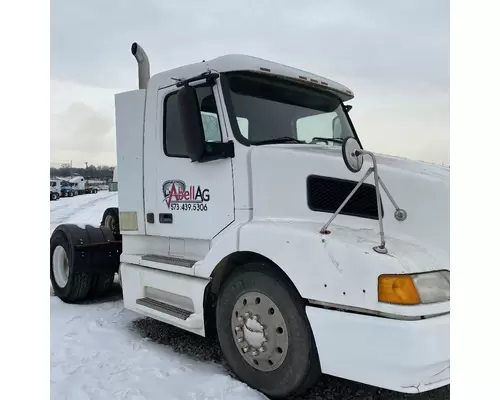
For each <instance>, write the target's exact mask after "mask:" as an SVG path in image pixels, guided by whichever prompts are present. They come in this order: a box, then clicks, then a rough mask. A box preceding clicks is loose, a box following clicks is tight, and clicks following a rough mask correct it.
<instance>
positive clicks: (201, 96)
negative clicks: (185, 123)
mask: <svg viewBox="0 0 500 400" xmlns="http://www.w3.org/2000/svg"><path fill="white" fill-rule="evenodd" d="M196 93H197V95H198V104H199V105H200V112H201V121H202V123H203V129H204V131H205V140H206V141H207V142H211V143H221V142H222V134H221V129H220V123H219V116H218V114H217V106H216V104H215V96H214V94H213V91H212V88H211V87H207V86H200V87H198V88H196ZM163 113H164V115H163V118H164V119H163V150H164V152H165V154H166V155H167V156H169V157H187V152H186V145H185V143H184V137H183V136H182V132H181V124H180V115H179V103H178V101H177V92H174V93H169V94H167V95H166V97H165V103H164V107H163Z"/></svg>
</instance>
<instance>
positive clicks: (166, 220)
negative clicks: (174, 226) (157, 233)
mask: <svg viewBox="0 0 500 400" xmlns="http://www.w3.org/2000/svg"><path fill="white" fill-rule="evenodd" d="M159 221H160V224H171V223H173V222H174V217H173V215H172V214H163V213H160V215H159Z"/></svg>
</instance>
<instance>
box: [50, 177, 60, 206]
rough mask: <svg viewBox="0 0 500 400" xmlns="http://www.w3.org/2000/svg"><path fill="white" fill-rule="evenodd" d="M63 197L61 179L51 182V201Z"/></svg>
mask: <svg viewBox="0 0 500 400" xmlns="http://www.w3.org/2000/svg"><path fill="white" fill-rule="evenodd" d="M60 197H61V181H60V180H59V179H51V180H50V201H54V200H59V198H60Z"/></svg>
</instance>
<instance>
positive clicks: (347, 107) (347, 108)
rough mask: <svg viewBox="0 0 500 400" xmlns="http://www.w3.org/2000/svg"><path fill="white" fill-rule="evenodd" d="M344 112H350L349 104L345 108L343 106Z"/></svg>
mask: <svg viewBox="0 0 500 400" xmlns="http://www.w3.org/2000/svg"><path fill="white" fill-rule="evenodd" d="M345 110H346V112H349V111H351V110H352V106H351V105H350V104H349V105H347V106H345Z"/></svg>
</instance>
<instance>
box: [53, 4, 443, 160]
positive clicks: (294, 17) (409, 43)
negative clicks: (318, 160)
mask: <svg viewBox="0 0 500 400" xmlns="http://www.w3.org/2000/svg"><path fill="white" fill-rule="evenodd" d="M134 41H137V42H138V43H140V44H141V45H142V46H143V47H144V49H145V50H146V51H147V53H148V56H149V59H150V62H151V70H152V71H151V72H152V74H154V73H157V72H160V71H162V70H167V69H170V68H174V67H177V66H180V65H184V64H188V63H192V62H198V61H201V60H203V59H210V58H214V57H217V56H220V55H223V54H228V53H239V54H248V55H254V56H257V57H262V58H265V59H269V60H272V61H277V62H280V63H283V64H287V65H291V66H294V67H298V68H300V69H305V70H307V71H310V72H312V73H317V74H319V75H323V76H325V77H328V78H330V79H333V80H336V81H338V82H340V83H342V84H344V85H346V86H348V87H349V88H351V89H352V90H353V91H354V93H355V96H356V97H355V98H354V99H353V100H352V101H350V103H349V104H352V105H353V110H352V112H351V117H352V118H353V119H354V124H355V126H356V128H357V130H358V134H359V136H360V138H361V141H362V142H363V146H364V147H365V148H367V149H370V150H373V151H377V152H382V153H386V154H393V155H399V156H403V157H409V158H413V159H419V160H425V161H430V162H435V163H439V164H441V163H445V164H449V92H450V85H449V1H444V0H404V1H402V0H375V1H374V0H349V1H346V0H340V1H339V0H315V1H306V0H300V1H299V0H273V1H261V0H258V1H257V0H253V1H235V0H231V1H230V0H220V1H216V0H214V1H211V2H207V1H201V0H200V1H194V0H191V1H184V2H181V1H178V0H176V1H169V0H115V1H103V0H80V1H78V0H72V1H69V0H51V160H52V162H53V163H54V164H55V165H57V163H58V162H66V161H70V160H72V161H73V165H77V166H79V165H83V163H84V162H85V161H88V162H89V163H94V164H108V165H114V164H115V163H116V154H115V139H114V134H115V133H114V109H113V107H114V99H113V95H114V94H115V93H117V92H120V91H124V90H130V89H135V88H136V86H137V70H136V64H135V60H134V58H133V57H132V56H131V54H130V45H131V44H132V42H134Z"/></svg>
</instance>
